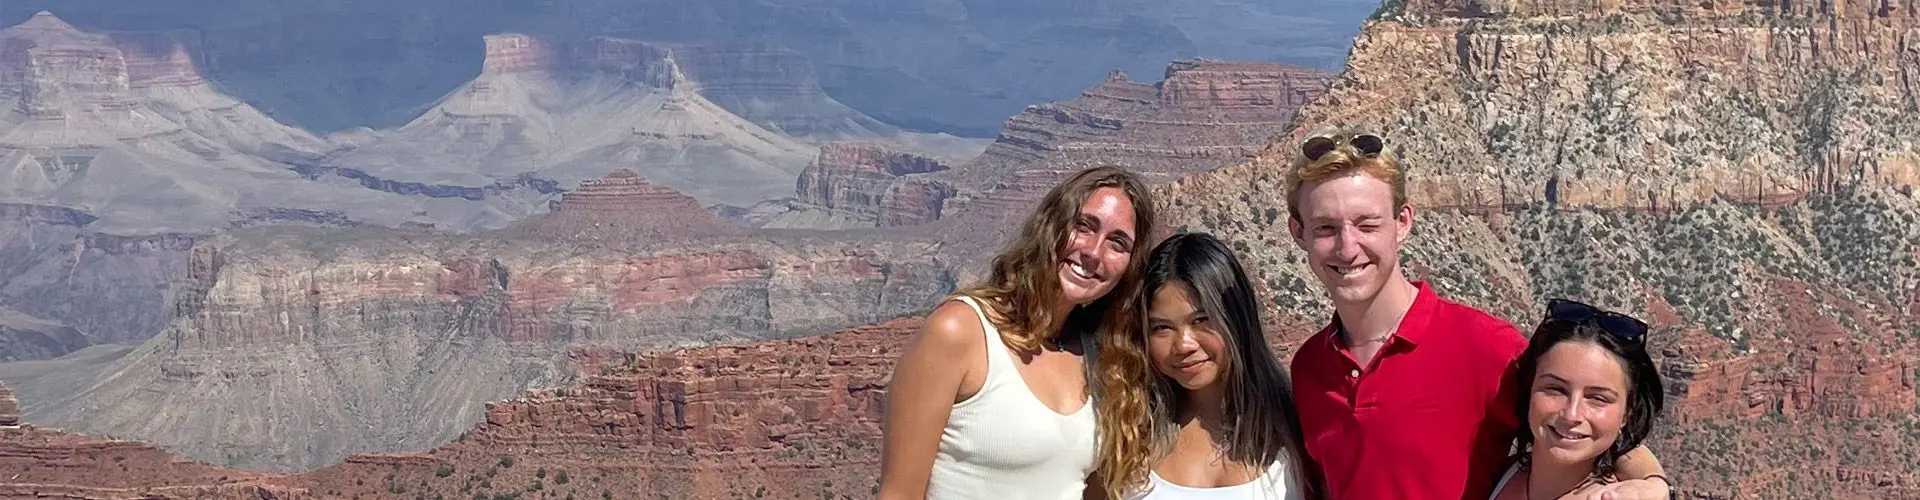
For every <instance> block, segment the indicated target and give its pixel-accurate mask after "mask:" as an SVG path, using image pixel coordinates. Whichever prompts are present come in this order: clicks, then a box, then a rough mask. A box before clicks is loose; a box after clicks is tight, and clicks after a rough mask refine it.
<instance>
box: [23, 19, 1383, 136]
mask: <svg viewBox="0 0 1920 500" xmlns="http://www.w3.org/2000/svg"><path fill="white" fill-rule="evenodd" d="M1377 6H1378V2H1370V1H1355V0H1281V1H1269V0H1262V1H1255V0H1204V1H1198V2H1189V3H1181V4H1168V3H1165V2H1150V1H1146V0H1080V1H1075V2H1071V3H1062V4H1059V5H1053V4H1045V5H1036V4H1032V3H1030V2H1020V1H1005V0H995V1H968V2H954V1H950V0H903V1H897V2H892V3H889V4H886V6H885V7H886V8H877V7H876V6H873V5H865V4H857V3H845V2H828V1H821V0H772V1H768V0H717V1H712V2H704V3H699V4H685V3H682V2H678V1H669V0H646V1H639V2H635V1H619V2H613V1H605V0H553V1H542V2H533V3H489V4H474V3H472V2H462V1H454V0H420V1H415V2H407V3H394V2H384V1H374V0H324V1H291V0H263V1H262V2H261V3H258V4H253V5H252V6H251V7H250V8H246V9H234V8H230V6H229V5H227V4H225V3H222V2H215V1H210V0H155V1H152V2H144V3H140V4H137V5H128V4H126V3H124V2H119V1H117V0H14V1H10V2H7V4H6V5H5V6H0V16H5V17H6V19H9V20H17V19H20V18H24V17H25V16H26V15H27V14H31V13H32V12H33V11H34V10H53V11H54V12H56V13H59V14H60V15H61V16H63V17H66V18H68V19H70V20H73V21H74V22H75V23H76V24H80V25H81V26H83V27H86V28H88V29H93V30H102V31H105V30H112V31H152V30H171V29H180V28H188V27H191V31H187V33H189V34H190V35H191V36H192V38H193V39H194V40H195V42H196V43H195V45H196V47H198V49H199V51H200V52H201V53H204V55H205V57H204V59H206V60H208V61H211V62H212V63H211V64H209V65H207V66H206V67H207V69H208V71H209V72H210V76H211V77H213V78H214V79H217V80H218V81H220V82H221V84H222V86H223V88H228V89H232V91H233V92H234V93H235V94H236V95H240V96H243V97H244V99H246V100H248V101H250V102H254V103H256V105H257V106H259V107H261V108H262V109H265V110H267V111H268V112H270V113H272V114H273V115H274V116H275V117H279V118H280V119H282V120H283V121H286V122H287V123H291V124H294V125H298V126H301V127H304V128H306V129H308V130H315V131H320V132H333V131H338V130H344V129H351V128H353V127H358V126H369V127H374V128H387V127H393V126H398V125H400V124H403V123H406V122H407V121H410V120H412V119H413V118H415V116H417V115H418V114H419V111H420V109H421V108H420V104H421V103H425V102H431V101H433V100H435V99H437V98H439V97H441V96H443V95H444V94H445V93H447V92H449V91H451V90H454V89H456V88H458V87H460V86H461V85H463V84H464V83H466V82H467V81H469V80H470V79H472V78H473V76H474V68H477V67H479V66H480V62H481V58H482V57H481V52H480V50H479V47H480V45H481V44H480V41H479V38H480V37H481V36H482V35H485V34H489V33H508V32H511V33H528V34H532V35H535V36H539V37H578V38H584V37H591V36H599V35H608V36H616V37H625V38H639V39H646V40H657V41H660V42H668V43H678V44H690V45H713V44H737V43H741V42H743V41H752V43H758V44H766V45H771V46H778V47H783V48H785V49H786V50H792V51H794V52H796V53H798V54H801V55H803V56H804V57H805V58H806V59H807V60H808V61H809V63H808V65H809V66H810V70H811V71H812V72H814V73H816V74H819V75H820V79H821V87H822V89H823V90H824V91H826V92H827V93H828V94H830V95H832V96H833V97H834V98H836V99H837V100H840V101H842V102H846V103H848V104H850V105H851V106H852V107H853V108H855V109H858V110H860V111H861V112H862V113H863V114H866V115H870V116H875V117H878V118H879V119H881V120H883V121H886V122H889V123H893V124H897V125H901V126H906V127H910V128H914V129H918V130H927V131H936V132H950V133H954V134H958V135H963V136H970V137H992V136H993V134H994V132H995V131H996V130H997V128H998V127H999V126H1000V124H1001V122H1002V121H1004V120H1005V119H1006V117H1007V116H1009V115H1012V114H1014V113H1017V112H1019V111H1020V109H1021V108H1023V107H1025V106H1027V105H1028V104H1031V103H1035V102H1046V101H1052V100H1058V99H1062V98H1065V97H1068V96H1072V95H1073V94H1074V92H1077V91H1079V90H1080V89H1082V88H1085V86H1086V82H1087V80H1086V76H1085V75H1090V74H1099V73H1100V72H1103V71H1106V70H1107V69H1110V68H1122V69H1124V70H1126V71H1128V72H1131V73H1136V74H1146V73H1153V72H1157V71H1158V69H1159V67H1160V66H1161V65H1163V64H1164V63H1165V61H1168V60H1171V59H1176V58H1183V57H1196V56H1210V57H1220V58H1228V59H1244V60H1276V61H1286V62H1290V63H1294V64H1301V65H1306V66H1311V67H1317V68H1334V67H1337V65H1338V64H1339V61H1340V59H1342V58H1343V57H1344V55H1345V52H1346V49H1347V46H1348V40H1349V39H1351V37H1352V36H1353V33H1354V31H1355V28H1356V26H1355V25H1354V20H1357V19H1360V18H1362V17H1364V16H1366V14H1367V13H1368V12H1371V11H1373V10H1374V8H1375V7H1377ZM183 31H185V30H183ZM683 62H684V61H683ZM703 81H704V80H703ZM392 82H406V84H404V85H402V84H394V83H392ZM709 97H710V98H713V96H711V95H710V96H709ZM714 100H715V101H716V102H718V103H720V104H721V105H723V106H728V105H729V104H728V103H727V102H726V101H725V100H723V99H719V98H714Z"/></svg>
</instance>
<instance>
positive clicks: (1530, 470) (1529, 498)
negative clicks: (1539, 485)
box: [1527, 467, 1593, 500]
mask: <svg viewBox="0 0 1920 500" xmlns="http://www.w3.org/2000/svg"><path fill="white" fill-rule="evenodd" d="M1527 479H1528V481H1527V500H1533V481H1532V479H1533V467H1527ZM1591 482H1593V474H1587V478H1586V479H1582V480H1580V483H1579V484H1575V485H1573V487H1572V488H1567V491H1562V492H1560V494H1558V495H1554V496H1551V497H1547V498H1552V499H1558V498H1560V497H1563V496H1567V494H1568V493H1573V491H1574V490H1578V489H1580V487H1582V486H1586V485H1587V483H1591Z"/></svg>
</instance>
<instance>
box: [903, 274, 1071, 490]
mask: <svg viewBox="0 0 1920 500" xmlns="http://www.w3.org/2000/svg"><path fill="white" fill-rule="evenodd" d="M957 300H960V301H962V302H965V303H966V304H967V306H968V307H972V308H973V314H974V316H976V317H978V318H979V319H980V326H981V329H982V330H985V331H986V337H987V338H986V343H987V380H986V382H985V383H983V384H981V386H980V392H978V393H975V394H974V395H973V396H970V397H968V398H967V399H965V400H963V401H960V402H958V403H954V405H953V410H952V413H950V414H949V415H948V416H947V427H946V430H944V431H942V432H941V433H940V449H939V452H938V453H937V454H935V455H934V458H933V474H932V476H930V477H929V478H928V481H927V498H929V499H933V500H946V499H954V498H985V499H992V500H1018V499H1028V498H1032V499H1078V498H1080V494H1081V492H1082V490H1083V489H1084V488H1085V487H1086V479H1087V475H1088V474H1092V473H1093V468H1094V454H1095V449H1094V441H1095V439H1096V434H1095V430H1094V429H1095V427H1094V426H1095V424H1096V422H1095V419H1094V409H1093V400H1092V399H1088V400H1087V402H1086V403H1085V404H1083V405H1081V407H1080V409H1079V410H1078V411H1075V412H1074V413H1073V414H1071V415H1061V414H1060V413H1058V412H1055V411H1053V409H1052V408H1048V407H1047V405H1046V403H1043V402H1041V401H1040V398H1039V397H1037V396H1034V394H1033V391H1032V390H1031V389H1029V388H1028V387H1027V381H1026V380H1025V379H1022V378H1020V372H1018V371H1016V368H1015V367H1014V363H1016V361H1014V358H1013V353H1011V352H1008V351H1007V346H1006V343H1004V342H1002V341H1001V340H1000V330H999V329H998V328H995V327H994V326H993V322H991V321H987V316H986V314H985V313H984V312H983V311H982V310H981V309H980V304H979V303H978V302H975V301H974V300H973V298H972V297H964V296H963V297H960V298H958V299H957Z"/></svg>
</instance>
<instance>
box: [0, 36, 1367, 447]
mask: <svg viewBox="0 0 1920 500" xmlns="http://www.w3.org/2000/svg"><path fill="white" fill-rule="evenodd" d="M0 41H4V42H6V43H11V44H13V46H15V47H20V48H21V49H22V50H19V51H17V52H16V54H24V56H22V57H19V58H16V59H11V60H9V59H7V58H5V57H0V63H9V61H12V62H11V64H16V65H18V66H19V67H22V68H24V69H22V70H20V71H18V72H15V73H10V74H14V75H20V79H19V80H18V81H17V83H15V85H17V86H18V88H22V89H26V90H23V91H21V92H19V93H18V94H16V95H18V96H20V97H19V99H20V100H21V101H20V102H21V103H22V104H20V106H22V107H30V108H33V109H43V110H45V111H43V112H42V113H41V114H40V115H36V117H37V118H36V119H35V120H32V121H25V122H22V123H21V124H20V125H19V126H18V127H17V128H16V129H14V130H15V131H16V132H15V133H16V134H29V133H37V132H34V131H35V130H44V129H50V128H56V127H57V128H58V129H59V130H63V131H69V132H68V133H66V135H57V136H51V138H50V139H48V140H47V142H45V143H42V144H17V145H15V146H14V148H15V149H14V150H13V151H16V153H15V154H16V156H15V158H18V161H17V163H15V164H14V168H15V170H14V171H15V172H18V174H16V175H22V176H23V175H30V174H44V173H46V172H56V171H59V170H58V168H56V167H59V166H63V165H77V166H75V167H72V168H75V169H78V170H76V171H77V172H79V173H76V174H73V175H70V176H68V177H61V178H53V179H48V180H46V181H44V182H43V183H42V184H40V185H38V186H37V189H35V190H26V189H23V191H24V192H21V193H19V194H17V195H16V196H17V198H16V199H17V200H18V203H17V205H18V206H20V207H22V208H21V209H20V212H19V213H18V215H17V216H15V217H14V218H12V219H10V222H9V223H10V224H13V226H14V227H15V228H17V229H16V230H17V233H16V236H14V237H11V238H9V239H7V240H4V241H5V242H6V245H7V246H6V247H3V248H5V249H7V250H6V251H7V252H11V253H9V254H8V255H11V257H9V258H8V259H7V260H6V262H11V263H14V265H16V266H19V267H20V268H21V269H22V272H20V273H17V274H15V275H12V276H11V277H9V278H8V279H9V282H8V286H7V287H6V288H0V290H9V291H13V292H15V293H17V295H13V296H11V298H9V299H8V301H7V302H5V304H6V305H7V306H8V307H12V308H14V309H15V310H16V311H17V314H16V315H14V316H13V319H14V321H13V324H15V325H17V326H16V327H14V328H13V329H11V330H7V331H5V333H6V335H4V336H0V339H4V340H3V341H4V342H8V343H10V344H12V345H23V346H34V347H35V348H36V349H37V350H36V351H27V350H24V349H23V350H20V351H10V352H17V353H18V354H15V355H14V356H16V357H14V358H13V359H18V360H31V361H23V362H19V363H13V364H10V365H4V366H0V380H6V381H7V382H8V383H9V385H11V386H12V387H14V389H15V390H17V391H19V393H20V394H21V396H22V399H23V400H24V401H28V403H27V404H25V405H22V413H23V416H24V417H25V418H26V419H27V420H29V421H31V422H35V423H36V424H39V425H55V426H60V427H65V428H70V429H74V430H80V431H84V432H88V433H91V434H95V435H113V436H128V437H136V438H138V439H141V440H143V441H147V442H151V443H155V444H158V445H160V446H162V447H165V448H166V449H169V450H175V451H179V452H183V453H186V454H187V455H189V456H192V457H194V458H197V459H200V460H205V461H208V462H212V463H216V464H219V465H222V466H237V467H247V468H256V469H272V470H288V471H291V470H305V469H311V468H314V467H320V466H323V465H326V464H329V463H333V462H337V461H339V460H341V459H343V458H345V457H347V456H350V455H351V454H353V453H364V452H379V451H401V450H415V449H424V448H429V447H432V446H436V445H438V444H440V443H444V442H447V441H448V440H451V439H453V438H455V437H457V436H458V435H459V433H461V432H462V431H463V430H465V429H467V428H468V427H470V426H471V425H473V423H475V422H477V421H479V420H480V419H482V418H483V416H484V405H485V403H487V402H489V401H497V400H501V399H506V398H510V397H512V396H514V395H516V394H520V393H522V392H524V391H526V390H530V389H535V388H546V387H558V386H563V385H565V384H567V383H569V382H570V381H573V380H578V379H579V378H580V377H584V376H590V375H593V372H591V371H582V370H581V368H580V367H579V365H578V360H576V359H574V358H573V356H574V354H572V353H573V352H575V351H576V350H578V349H581V348H588V347H591V348H597V349H606V350H618V351H623V352H646V351H651V350H657V349H664V348H673V347H683V346H699V345H708V344H715V343H737V342H749V341H760V340H768V339H781V338H792V337H804V336H811V335H816V334H818V333H820V332H823V331H832V330H835V329H841V328H848V327H855V326H858V325H863V324H870V323H874V322H879V321H884V320H887V319H890V318H894V317H898V316H903V315H912V314H917V313H919V312H921V311H923V310H925V309H926V308H927V307H930V306H931V305H932V304H935V303H937V301H938V299H939V298H940V297H942V296H944V295H945V294H947V293H950V292H951V291H953V290H954V289H956V288H957V287H958V286H959V284H960V283H962V282H965V281H968V280H971V279H973V278H974V276H975V275H977V273H978V272H979V270H980V269H981V266H982V265H983V264H984V261H983V260H982V258H981V256H982V255H985V254H986V253H988V252H990V251H991V250H992V249H994V248H995V247H997V245H998V244H999V241H1000V238H1001V237H1002V236H1003V234H1002V233H1003V231H1005V230H1006V228H1005V227H1003V226H1005V225H1006V223H1005V221H1006V220H1008V219H1009V218H1012V217H1017V216H1018V215H1019V214H1020V213H1023V212H1024V211H1026V210H1027V208H1028V205H1030V204H1031V203H1032V202H1033V201H1034V200H1036V199H1038V197H1039V196H1040V195H1041V194H1043V193H1044V191H1045V190H1046V189H1047V188H1048V187H1050V186H1051V185H1052V184H1053V183H1055V182H1057V181H1058V180H1059V179H1060V178H1063V177H1064V176H1065V175H1068V174H1070V173H1071V172H1073V171H1075V170H1078V169H1080V168H1084V167H1085V166H1088V165H1093V164H1116V165H1121V166H1125V167H1128V168H1132V169H1134V170H1136V171H1139V172H1142V173H1143V174H1144V175H1146V176H1148V177H1149V178H1150V179H1151V180H1153V181H1154V182H1156V183H1164V182H1168V181H1172V180H1173V179H1177V178H1179V177H1180V176H1182V175H1185V174H1189V173H1193V172H1199V171H1203V170H1206V169H1210V168H1215V167H1219V166H1223V165H1229V164H1233V163H1238V162H1242V161H1245V160H1246V159H1248V158H1251V157H1253V155H1255V154H1256V153H1258V152H1259V151H1260V150H1261V149H1262V148H1263V147H1265V145H1266V144H1267V142H1268V141H1269V140H1270V139H1271V138H1272V137H1275V136H1277V135H1279V134H1282V133H1284V132H1285V130H1286V127H1287V123H1288V122H1289V121H1290V120H1292V119H1293V117H1294V116H1295V114H1296V112H1297V110H1298V109H1299V108H1300V106H1303V105H1305V104H1307V103H1309V102H1311V101H1312V100H1313V99H1315V98H1316V97H1318V96H1319V95H1321V94H1322V93H1324V91H1325V89H1326V87H1327V84H1328V82H1329V81H1330V79H1331V75H1328V74H1325V73H1322V72H1318V71H1314V70H1311V69H1306V68H1301V67H1296V66H1288V65H1284V64H1279V63H1263V62H1225V61H1213V60H1179V61H1174V62H1172V63H1170V64H1166V65H1165V66H1164V68H1163V69H1162V71H1160V72H1159V74H1158V75H1155V76H1159V77H1160V78H1161V80H1160V81H1158V82H1151V83H1150V82H1142V81H1136V80H1134V79H1133V77H1131V76H1129V75H1128V74H1126V73H1125V72H1123V71H1118V70H1103V71H1100V72H1096V73H1091V74H1088V75H1086V79H1085V80H1086V81H1087V82H1089V83H1091V84H1092V86H1091V87H1090V88H1088V89H1086V90H1085V91H1083V92H1082V93H1081V94H1080V95H1079V96H1078V97H1075V98H1073V99H1070V100H1066V101H1063V102H1058V103H1046V104H1037V105H1033V106H1030V107H1028V108H1027V109H1026V110H1025V111H1023V112H1022V113H1021V114H1019V115H1016V116H1014V117H1013V118H1011V119H1009V120H1007V121H1006V126H1005V129H1004V130H1003V131H1002V133H1001V134H999V137H998V138H997V139H996V140H994V141H992V142H991V143H990V144H988V143H981V142H980V141H973V140H968V139H962V138H957V137H953V136H950V135H943V134H927V133H919V132H909V131H906V130H904V129H901V128H899V127H895V126H891V125H888V124H886V123H883V122H881V121H878V120H876V119H873V118H871V117H869V116H867V115H865V114H862V113H860V112H858V111H855V110H853V109H851V108H849V107H847V106H845V105H842V104H840V103H839V102H838V101H836V100H834V99H832V98H831V97H828V96H827V95H826V94H824V93H822V91H821V89H820V87H819V85H818V84H817V81H816V80H815V79H814V78H815V77H814V75H813V73H811V71H810V66H808V65H807V64H806V63H805V61H806V60H805V59H804V58H803V57H800V56H799V55H798V54H796V53H793V52H791V51H784V50H780V49H778V48H773V47H767V46H754V45H734V46H701V45H682V44H670V43H657V42H646V41H637V40H628V39H619V38H610V37H597V38H592V39H587V40H580V41H565V40H555V39H550V38H543V37H537V36H531V35H525V34H497V35H490V36H487V37H485V41H486V51H485V55H486V58H485V59H484V61H483V64H482V67H481V72H480V75H479V76H478V77H477V78H475V79H474V80H473V81H472V82H470V83H469V84H467V85H464V86H462V87H461V88H460V89H458V90H457V91H455V92H454V93H451V94H449V95H447V96H445V97H444V98H443V99H441V100H440V101H439V102H438V103H436V105H435V106H434V107H432V108H430V109H428V110H426V111H425V112H423V113H422V114H421V115H419V116H418V117H417V118H415V119H414V120H413V121H410V122H408V123H407V124H405V125H402V126H400V127H396V128H392V129H386V130H370V131H361V132H353V133H339V134H331V135H328V136H324V137H322V136H314V135H311V134H307V133H305V132H304V131H302V130H301V129H298V128H294V127H291V126H288V125H284V124H281V123H279V122H276V121H274V120H272V119H270V118H267V117H266V116H264V115H262V114H260V113H258V112H257V111H256V110H254V108H251V107H250V106H248V105H247V104H245V103H242V102H239V101H237V100H234V99H231V98H229V97H226V96H225V95H224V94H221V93H219V92H218V91H216V90H215V85H214V84H213V82H214V81H213V80H210V79H208V78H206V77H204V76H201V75H200V74H199V73H198V72H197V67H196V66H195V65H194V64H193V61H192V59H191V58H186V57H176V58H174V59H165V60H166V61H171V65H170V66H166V67H167V68H169V71H170V72H169V73H167V74H169V75H175V76H176V77H175V78H173V79H169V80H165V82H166V83H164V84H162V83H153V84H147V83H145V82H148V81H149V80H153V79H152V78H149V77H146V76H144V75H145V73H143V72H144V71H147V69H146V68H148V67H149V66H148V65H146V64H144V63H143V62H142V61H144V59H141V58H142V57H150V56H148V54H161V55H166V54H175V55H178V54H181V53H183V52H182V51H183V50H184V49H183V48H182V47H185V46H186V45H184V42H180V41H179V40H176V39H174V38H171V37H169V36H167V35H166V34H158V35H132V34H93V33H89V32H86V31H84V30H81V29H79V28H78V27H75V26H73V25H72V24H69V23H67V22H65V20H63V19H61V18H60V17H58V16H55V15H53V14H51V13H42V14H39V15H36V16H35V17H33V18H31V19H29V20H28V21H27V22H26V23H23V24H21V25H19V26H15V27H12V28H8V29H7V30H4V31H0ZM69 53H78V54H82V55H84V56H86V57H85V58H83V59H78V60H82V61H89V62H87V63H86V64H77V63H73V62H70V61H74V60H76V59H75V58H72V57H68V56H66V55H65V54H69ZM0 56H4V53H0ZM63 57H66V58H63ZM169 57H172V56H169ZM98 61H105V63H104V64H101V63H99V62H98ZM122 82H140V83H141V84H139V85H134V84H128V83H122ZM43 89H44V90H43ZM183 94H184V95H188V96H191V97H192V98H193V99H194V100H192V101H187V102H190V103H192V104H194V105H195V106H197V107H191V108H189V107H185V106H182V105H181V104H180V102H181V101H180V99H179V98H177V97H176V96H179V95H183ZM49 96H50V97H49ZM183 111H186V112H183ZM127 116H151V117H156V118H157V120H155V121H154V122H152V125H151V127H152V129H153V130H156V131H157V132H153V133H145V132H137V131H126V130H122V129H115V128H113V127H111V126H109V124H113V123H115V120H118V119H124V118H125V117H127ZM35 127H38V128H35ZM42 135H44V134H42ZM42 135H35V136H33V137H41V136H42ZM276 141H277V142H276ZM183 144H190V145H192V146H193V147H194V149H191V150H188V152H189V153H192V154H193V155H194V156H185V155H183V154H177V153H175V151H176V150H177V149H178V148H185V147H186V146H182V145H183ZM0 145H4V144H0ZM296 146H297V147H296ZM192 158H200V159H201V162H200V163H194V162H193V161H192ZM176 165H187V166H192V167H194V168H202V169H209V170H210V171H209V172H207V173H205V174H203V175H189V174H188V173H187V172H190V171H184V170H183V169H182V168H178V167H176ZM110 169H111V170H110ZM140 175H146V176H150V177H151V178H153V179H154V180H153V181H148V182H146V184H147V185H150V186H152V188H151V189H145V190H129V189H127V187H128V186H127V184H126V182H127V181H128V180H129V179H140V177H137V176H140ZM187 183H192V184H190V185H191V186H195V187H194V188H192V189H182V188H173V187H172V186H185V185H189V184H187ZM29 187H36V186H23V188H29ZM156 197H159V198H166V199H174V200H182V201H185V202H187V203H184V204H175V205H167V204H161V203H157V202H154V201H151V199H152V198H156ZM157 224H172V226H171V228H172V231H170V232H168V233H165V234H163V235H153V234H149V233H145V232H143V231H142V228H144V227H150V226H153V225H157ZM161 227H168V226H161ZM106 245H115V246H112V247H110V248H102V246H106ZM105 321H112V323H106V322H105ZM109 328H112V329H113V330H112V331H111V333H107V330H108V329H109ZM56 357H57V358H56ZM49 358H54V359H49ZM240 428H245V429H252V431H250V432H245V433H234V432H232V429H240Z"/></svg>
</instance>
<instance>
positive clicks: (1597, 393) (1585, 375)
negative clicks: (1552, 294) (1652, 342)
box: [1492, 300, 1666, 500]
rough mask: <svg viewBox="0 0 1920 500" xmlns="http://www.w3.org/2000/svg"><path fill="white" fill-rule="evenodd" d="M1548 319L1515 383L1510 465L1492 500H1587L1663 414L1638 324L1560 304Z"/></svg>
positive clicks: (1657, 378)
mask: <svg viewBox="0 0 1920 500" xmlns="http://www.w3.org/2000/svg"><path fill="white" fill-rule="evenodd" d="M1547 310H1548V315H1547V319H1546V320H1545V321H1543V322H1541V324H1540V327H1539V328H1538V329H1537V330H1535V331H1534V334H1533V339H1532V340H1530V341H1529V342H1528V343H1527V350H1526V351H1525V352H1523V353H1522V354H1521V356H1520V365H1519V371H1518V372H1517V373H1516V375H1517V382H1518V383H1519V384H1520V385H1519V387H1523V388H1526V392H1525V393H1523V394H1521V395H1520V397H1519V401H1518V402H1517V414H1518V417H1519V418H1520V419H1521V421H1522V422H1525V425H1524V426H1523V427H1522V428H1521V429H1520V431H1519V432H1517V433H1516V434H1517V435H1516V436H1515V439H1516V441H1517V442H1518V444H1519V447H1518V450H1519V455H1517V456H1515V457H1514V463H1513V464H1512V465H1511V466H1509V467H1508V468H1507V470H1506V472H1505V473H1504V474H1503V475H1502V476H1501V478H1500V481H1499V483H1498V484H1497V486H1496V487H1495V488H1494V494H1493V497H1492V500H1523V499H1524V500H1534V499H1550V498H1589V497H1591V496H1592V494H1593V493H1594V492H1597V491H1599V490H1602V489H1604V488H1606V486H1607V485H1608V484H1609V483H1614V482H1615V481H1616V480H1617V478H1616V477H1614V475H1613V465H1614V461H1615V460H1617V459H1619V458H1620V457H1622V456H1625V455H1626V454H1627V452H1629V451H1631V450H1633V449H1634V448H1635V447H1637V446H1639V445H1640V442H1641V441H1642V440H1645V439H1646V437H1647V434H1648V433H1649V432H1650V431H1652V430H1653V422H1654V419H1655V417H1658V416H1659V414H1660V410H1661V408H1662V407H1663V406H1665V395H1666V391H1665V389H1663V388H1662V386H1661V383H1660V373H1659V371H1658V370H1657V369H1656V368H1655V367H1654V364H1653V358H1652V357H1650V356H1648V355H1647V346H1646V333H1647V325H1646V323H1643V322H1641V321H1640V320H1637V319H1634V318H1632V317H1629V316H1626V315H1622V314H1619V313H1614V312H1610V311H1604V310H1601V309H1598V308H1595V307H1593V306H1590V305H1586V304H1582V303H1579V302H1574V301H1569V300H1554V301H1552V302H1550V303H1548V305H1547Z"/></svg>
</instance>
